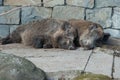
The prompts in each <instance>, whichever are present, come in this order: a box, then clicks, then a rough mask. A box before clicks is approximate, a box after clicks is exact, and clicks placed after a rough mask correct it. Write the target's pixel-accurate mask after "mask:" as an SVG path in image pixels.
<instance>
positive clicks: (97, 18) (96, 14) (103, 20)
mask: <svg viewBox="0 0 120 80" xmlns="http://www.w3.org/2000/svg"><path fill="white" fill-rule="evenodd" d="M111 14H112V8H99V9H93V10H91V9H87V10H86V19H87V20H90V21H93V22H96V23H99V24H101V25H102V27H103V28H107V27H111V24H112V23H111Z"/></svg>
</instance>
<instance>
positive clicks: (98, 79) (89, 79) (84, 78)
mask: <svg viewBox="0 0 120 80" xmlns="http://www.w3.org/2000/svg"><path fill="white" fill-rule="evenodd" d="M73 80H112V79H111V78H110V77H108V76H106V75H102V74H93V73H84V74H81V75H80V76H77V77H75V78H74V79H73Z"/></svg>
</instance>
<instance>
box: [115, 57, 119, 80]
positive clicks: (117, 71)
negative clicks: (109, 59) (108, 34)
mask: <svg viewBox="0 0 120 80" xmlns="http://www.w3.org/2000/svg"><path fill="white" fill-rule="evenodd" d="M114 70H115V71H114V78H119V80H120V57H115V66H114Z"/></svg>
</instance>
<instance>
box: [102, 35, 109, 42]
mask: <svg viewBox="0 0 120 80" xmlns="http://www.w3.org/2000/svg"><path fill="white" fill-rule="evenodd" d="M109 37H110V33H104V36H103V38H102V41H103V42H106V41H107V40H108V39H109Z"/></svg>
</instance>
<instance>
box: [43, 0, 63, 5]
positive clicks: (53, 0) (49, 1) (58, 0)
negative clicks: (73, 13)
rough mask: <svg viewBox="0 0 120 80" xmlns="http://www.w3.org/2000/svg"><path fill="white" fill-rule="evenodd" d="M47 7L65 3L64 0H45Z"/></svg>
mask: <svg viewBox="0 0 120 80" xmlns="http://www.w3.org/2000/svg"><path fill="white" fill-rule="evenodd" d="M43 2H44V6H45V7H54V6H57V5H64V0H43Z"/></svg>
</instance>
